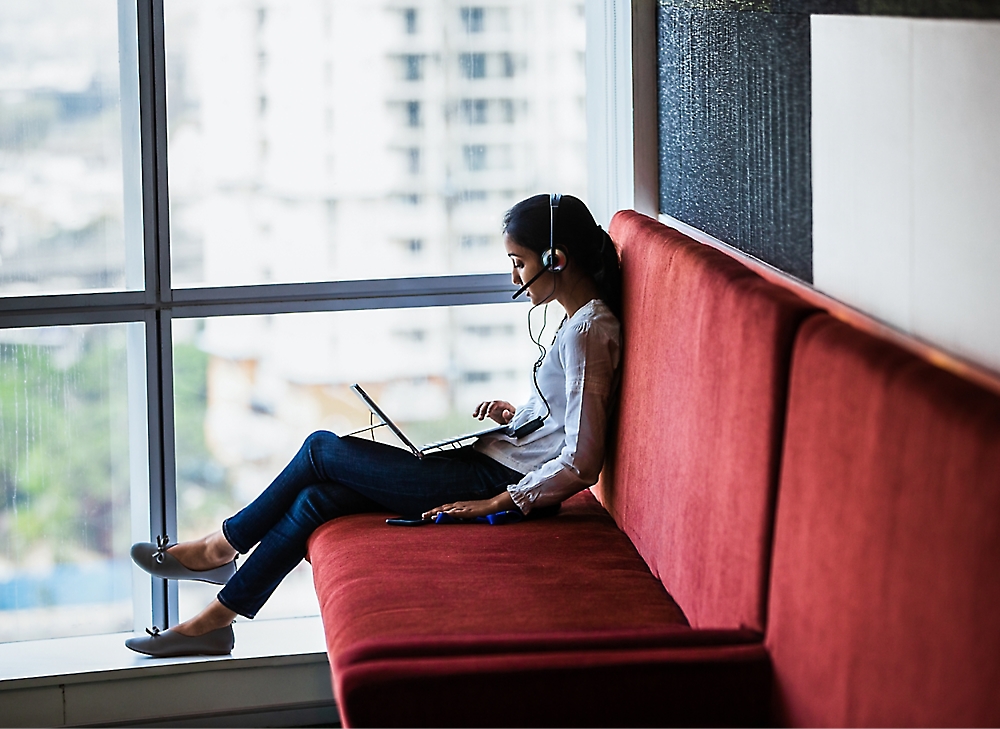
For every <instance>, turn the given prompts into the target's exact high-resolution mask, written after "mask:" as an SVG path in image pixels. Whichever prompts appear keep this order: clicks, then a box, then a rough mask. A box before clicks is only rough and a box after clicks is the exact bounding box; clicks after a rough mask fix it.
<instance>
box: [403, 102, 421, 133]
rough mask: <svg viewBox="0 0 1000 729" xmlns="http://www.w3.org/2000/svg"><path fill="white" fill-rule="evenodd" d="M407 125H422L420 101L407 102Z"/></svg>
mask: <svg viewBox="0 0 1000 729" xmlns="http://www.w3.org/2000/svg"><path fill="white" fill-rule="evenodd" d="M406 125H407V126H410V127H419V126H420V102H419V101H407V102H406Z"/></svg>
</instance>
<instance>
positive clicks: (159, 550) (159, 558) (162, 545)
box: [153, 534, 170, 564]
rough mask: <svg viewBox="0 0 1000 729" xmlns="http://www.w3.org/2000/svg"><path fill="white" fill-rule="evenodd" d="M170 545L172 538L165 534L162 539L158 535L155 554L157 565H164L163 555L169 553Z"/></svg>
mask: <svg viewBox="0 0 1000 729" xmlns="http://www.w3.org/2000/svg"><path fill="white" fill-rule="evenodd" d="M169 545H170V537H169V536H167V535H166V534H164V535H163V536H162V537H161V536H159V535H157V537H156V551H155V552H153V559H154V560H156V563H157V564H163V555H165V554H166V553H167V547H168V546H169Z"/></svg>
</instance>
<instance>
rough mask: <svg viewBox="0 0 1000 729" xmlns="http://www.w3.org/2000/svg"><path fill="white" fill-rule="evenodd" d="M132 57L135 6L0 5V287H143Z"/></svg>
mask: <svg viewBox="0 0 1000 729" xmlns="http://www.w3.org/2000/svg"><path fill="white" fill-rule="evenodd" d="M119 24H121V25H120V26H119ZM119 27H121V29H122V37H121V40H120V39H119ZM136 57H137V52H136V21H135V6H134V3H133V4H132V5H131V8H130V7H129V3H127V2H122V7H121V10H119V4H118V2H116V0H5V1H4V2H0V296H16V295H27V294H57V293H72V292H85V291H88V292H89V291H109V290H114V291H120V290H125V289H130V290H131V289H142V287H143V264H142V215H141V210H140V162H139V139H138V129H139V125H138V76H137V74H138V70H137V65H136ZM119 61H120V62H121V65H119Z"/></svg>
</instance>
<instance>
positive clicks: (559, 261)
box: [542, 248, 566, 271]
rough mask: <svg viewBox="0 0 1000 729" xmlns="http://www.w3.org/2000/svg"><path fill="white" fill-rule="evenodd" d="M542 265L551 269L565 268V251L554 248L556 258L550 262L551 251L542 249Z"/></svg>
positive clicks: (559, 269)
mask: <svg viewBox="0 0 1000 729" xmlns="http://www.w3.org/2000/svg"><path fill="white" fill-rule="evenodd" d="M542 265H543V266H545V267H546V268H548V269H550V270H552V271H562V270H563V269H564V268H566V251H564V250H563V249H562V248H556V260H555V262H554V263H553V262H552V252H551V251H542Z"/></svg>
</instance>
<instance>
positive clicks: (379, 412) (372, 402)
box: [347, 383, 510, 458]
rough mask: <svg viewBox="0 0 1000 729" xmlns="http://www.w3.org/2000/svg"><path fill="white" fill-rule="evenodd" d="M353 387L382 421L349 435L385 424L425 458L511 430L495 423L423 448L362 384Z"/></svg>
mask: <svg viewBox="0 0 1000 729" xmlns="http://www.w3.org/2000/svg"><path fill="white" fill-rule="evenodd" d="M351 389H352V390H354V394H355V395H357V396H358V397H360V398H361V401H362V402H363V403H364V404H365V405H367V406H368V409H369V410H370V411H371V412H372V415H374V416H375V417H377V418H378V419H379V420H381V421H382V422H381V423H380V424H379V425H374V426H372V427H369V428H361V429H360V430H355V431H354V432H353V433H347V435H357V434H358V433H364V432H366V431H369V430H372V429H373V428H379V427H381V426H383V425H384V426H385V427H387V428H388V429H389V430H391V431H392V432H393V433H394V434H395V436H396V437H397V438H399V440H400V441H402V443H403V445H405V446H406V447H407V448H409V449H410V451H411V452H412V453H413V455H415V456H416V457H417V458H423V457H424V456H425V455H426V454H427V453H428V452H430V451H434V450H438V449H441V448H444V447H445V446H450V445H454V444H455V443H460V442H461V441H463V440H469V439H471V438H478V437H479V436H481V435H489V434H490V433H500V432H503V433H504V434H507V433H508V432H509V430H510V429H509V427H508V426H506V425H495V426H493V427H491V428H486V429H485V430H479V431H476V432H475V433H469V434H467V435H460V436H458V437H457V438H448V439H446V440H439V441H437V442H436V443H428V444H427V445H425V446H424V447H423V448H417V446H415V445H414V444H413V441H411V440H410V439H409V438H408V437H407V436H406V433H404V432H403V430H402V429H401V428H400V427H399V426H398V425H396V423H394V422H393V421H392V418H390V417H389V416H388V415H386V414H385V412H384V411H383V410H382V408H380V407H379V405H378V403H377V402H375V400H374V399H373V398H372V396H371V395H369V394H368V393H367V392H365V391H364V390H363V389H362V387H361V385H359V384H357V383H354V384H353V385H351Z"/></svg>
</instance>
